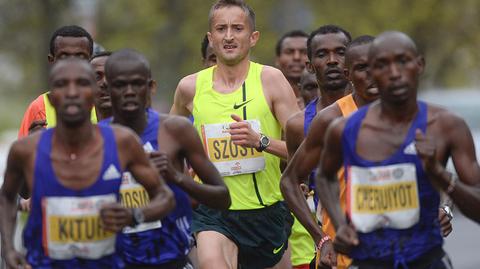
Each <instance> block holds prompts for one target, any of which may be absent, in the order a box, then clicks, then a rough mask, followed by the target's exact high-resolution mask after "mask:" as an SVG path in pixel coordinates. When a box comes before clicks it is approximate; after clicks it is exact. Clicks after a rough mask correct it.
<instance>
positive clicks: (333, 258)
mask: <svg viewBox="0 0 480 269" xmlns="http://www.w3.org/2000/svg"><path fill="white" fill-rule="evenodd" d="M333 266H337V253H335V250H333V244H332V241H330V240H328V241H327V242H325V243H324V244H323V246H322V249H321V250H320V264H319V265H318V268H319V269H323V268H332V267H333Z"/></svg>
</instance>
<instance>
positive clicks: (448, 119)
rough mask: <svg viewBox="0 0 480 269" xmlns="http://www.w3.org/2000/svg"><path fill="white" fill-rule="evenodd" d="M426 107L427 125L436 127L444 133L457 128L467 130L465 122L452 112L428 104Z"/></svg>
mask: <svg viewBox="0 0 480 269" xmlns="http://www.w3.org/2000/svg"><path fill="white" fill-rule="evenodd" d="M427 105H428V114H427V115H428V116H427V124H428V125H429V126H432V125H437V126H439V127H440V129H441V130H443V131H446V132H448V131H453V130H457V129H458V128H468V126H467V123H466V122H465V120H464V119H463V118H462V117H460V116H458V115H457V114H455V113H454V112H451V111H449V110H447V109H446V108H444V107H441V106H438V105H434V104H430V103H427Z"/></svg>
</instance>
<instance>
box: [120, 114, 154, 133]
mask: <svg viewBox="0 0 480 269" xmlns="http://www.w3.org/2000/svg"><path fill="white" fill-rule="evenodd" d="M113 123H115V124H120V125H122V126H126V127H128V128H130V129H132V130H133V131H134V132H135V133H136V134H137V135H141V134H142V133H143V130H145V127H146V126H147V113H146V112H141V113H140V112H139V113H137V115H135V116H131V117H122V116H121V115H119V114H116V113H113Z"/></svg>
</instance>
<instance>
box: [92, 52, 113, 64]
mask: <svg viewBox="0 0 480 269" xmlns="http://www.w3.org/2000/svg"><path fill="white" fill-rule="evenodd" d="M110 55H112V52H111V51H108V50H104V51H101V52H99V53H96V54H95V55H93V56H92V57H91V58H90V62H91V61H92V60H93V59H95V58H99V57H104V56H110Z"/></svg>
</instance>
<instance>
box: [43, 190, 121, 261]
mask: <svg viewBox="0 0 480 269" xmlns="http://www.w3.org/2000/svg"><path fill="white" fill-rule="evenodd" d="M116 201H117V199H116V196H115V194H105V195H96V196H89V197H45V198H43V199H42V209H43V214H42V215H43V227H44V231H43V233H44V235H43V245H44V249H45V252H46V253H45V254H46V256H49V257H50V258H53V259H56V260H69V259H73V258H83V259H99V258H101V257H104V256H107V255H110V254H112V253H114V252H115V234H114V233H111V232H109V231H106V230H104V229H103V228H102V226H101V220H100V208H101V207H102V205H103V204H105V203H114V202H116Z"/></svg>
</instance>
